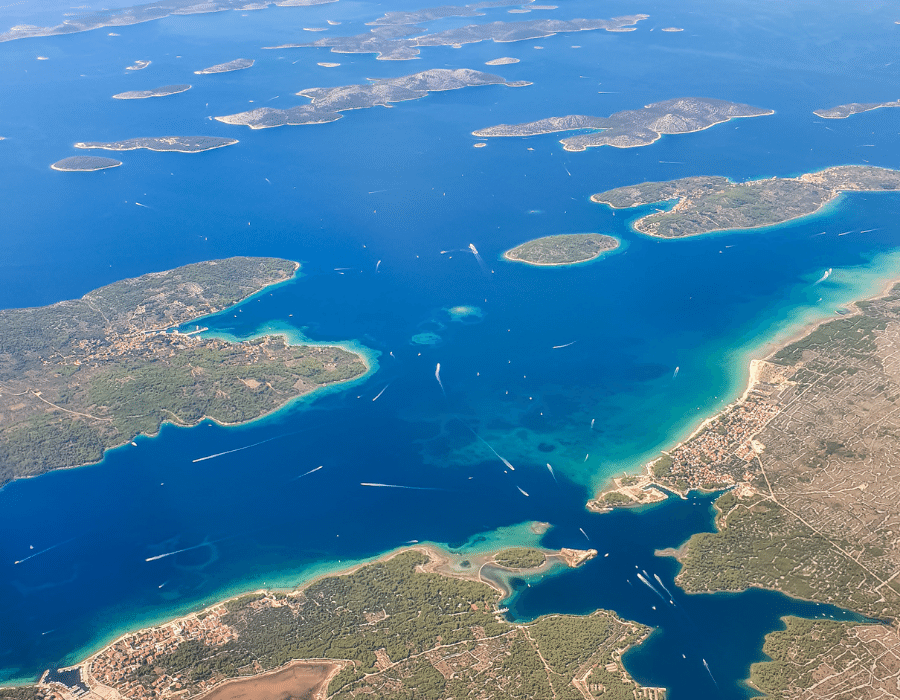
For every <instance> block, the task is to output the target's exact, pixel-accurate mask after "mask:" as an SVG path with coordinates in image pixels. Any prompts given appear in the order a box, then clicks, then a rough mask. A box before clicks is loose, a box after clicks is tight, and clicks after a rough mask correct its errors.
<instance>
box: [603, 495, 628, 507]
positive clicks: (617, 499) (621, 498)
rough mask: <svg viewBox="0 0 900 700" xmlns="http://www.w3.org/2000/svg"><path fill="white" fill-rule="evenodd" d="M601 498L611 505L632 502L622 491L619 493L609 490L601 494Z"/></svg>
mask: <svg viewBox="0 0 900 700" xmlns="http://www.w3.org/2000/svg"><path fill="white" fill-rule="evenodd" d="M603 500H604V501H605V502H606V503H608V504H609V505H611V506H621V505H626V504H628V503H634V501H633V500H631V499H630V498H628V496H626V495H625V494H624V493H619V492H618V491H610V492H608V493H605V494H603Z"/></svg>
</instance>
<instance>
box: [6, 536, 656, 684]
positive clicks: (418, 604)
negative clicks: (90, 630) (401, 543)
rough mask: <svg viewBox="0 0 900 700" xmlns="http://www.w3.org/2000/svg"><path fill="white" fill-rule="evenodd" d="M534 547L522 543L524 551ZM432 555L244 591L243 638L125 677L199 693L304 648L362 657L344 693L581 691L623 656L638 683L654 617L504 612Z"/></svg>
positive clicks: (235, 612) (239, 619)
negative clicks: (307, 582) (636, 657)
mask: <svg viewBox="0 0 900 700" xmlns="http://www.w3.org/2000/svg"><path fill="white" fill-rule="evenodd" d="M513 551H515V550H513ZM534 551H535V550H527V549H524V548H521V552H519V556H525V555H524V554H522V552H525V553H528V552H534ZM541 557H543V555H541ZM427 561H428V556H427V555H425V554H423V553H422V552H419V551H406V552H402V553H400V554H398V555H396V556H394V557H392V558H390V559H388V560H386V561H381V562H377V563H374V564H370V565H368V566H364V567H362V568H360V569H358V570H357V571H355V572H353V573H350V574H347V575H343V576H332V577H328V578H325V579H322V580H320V581H318V582H316V583H314V584H312V585H311V586H309V587H308V588H306V589H305V590H301V591H298V592H295V593H293V594H290V595H288V596H286V597H285V596H280V597H279V596H275V595H272V594H266V595H260V594H251V595H247V596H243V597H241V598H237V599H235V600H233V601H230V602H229V603H228V604H227V613H226V614H225V615H224V616H223V618H222V623H224V624H225V625H227V626H229V627H230V628H231V629H233V630H234V631H235V632H236V635H237V636H236V638H235V639H232V640H231V641H228V642H226V643H224V644H223V645H221V646H210V645H207V644H204V643H202V642H199V641H195V640H192V641H186V642H183V643H181V644H180V645H179V646H177V648H175V649H174V651H170V652H168V653H166V654H162V655H159V656H157V657H156V658H153V659H148V662H147V663H143V664H141V665H139V666H137V667H135V668H134V669H133V670H132V671H131V672H130V673H129V675H128V676H127V678H126V679H125V681H124V682H126V683H128V682H135V681H136V682H139V683H140V684H141V685H142V686H143V687H145V688H150V687H154V684H157V687H158V683H159V682H162V684H163V685H165V683H166V681H165V679H164V678H163V677H164V676H166V677H168V678H179V679H180V682H182V683H184V684H185V685H186V687H185V688H184V691H185V692H187V697H191V696H192V695H194V694H195V693H196V692H197V691H196V688H197V684H199V683H201V682H204V683H205V687H208V685H209V683H210V682H218V681H219V680H222V679H225V678H230V677H235V676H241V675H255V674H257V673H260V672H263V671H267V670H270V669H274V668H277V667H280V666H282V665H283V664H285V663H287V662H288V661H291V660H293V659H306V658H324V659H336V660H337V659H341V660H350V661H352V662H353V664H352V665H351V666H348V667H346V668H344V669H343V670H342V671H341V672H340V673H339V674H338V675H337V676H336V677H335V678H334V679H333V680H332V681H331V684H330V686H329V688H328V692H329V695H330V696H331V697H334V698H335V699H336V700H351V698H354V697H357V696H359V695H360V694H362V695H363V696H364V697H371V698H384V699H387V698H391V699H392V700H450V699H453V700H462V699H463V698H468V697H474V696H473V694H477V696H478V697H490V698H492V699H495V698H496V699H497V700H504V699H505V700H514V699H515V700H526V699H529V698H551V697H556V698H558V699H559V700H579V699H580V698H581V697H582V695H581V694H580V693H579V691H578V690H577V688H576V687H575V686H574V685H573V679H574V678H575V677H576V673H581V674H582V675H585V674H587V673H588V671H589V669H590V667H591V666H592V665H594V664H596V663H602V664H604V665H606V664H614V665H615V668H616V673H615V674H614V675H617V677H618V679H619V681H618V682H619V683H620V684H622V685H623V686H626V685H627V686H628V687H630V688H635V687H636V686H635V684H634V682H633V681H632V680H631V679H630V678H628V676H627V673H626V672H625V670H624V668H623V667H622V666H621V663H620V661H619V657H620V655H621V653H622V651H624V650H625V649H627V648H628V647H630V646H631V645H633V644H636V643H639V642H640V641H641V640H642V639H643V638H644V637H645V636H646V634H647V630H646V628H644V627H642V626H640V625H637V624H634V623H628V622H624V621H622V620H620V619H619V618H618V617H616V616H615V615H614V614H612V613H608V612H605V611H598V612H596V613H594V614H593V615H590V616H586V617H576V616H553V617H548V618H540V619H538V620H536V621H535V622H533V623H530V624H527V625H524V626H522V625H512V624H510V623H508V622H506V621H505V620H503V619H502V618H500V617H499V616H498V615H497V614H496V608H497V605H498V603H499V600H500V594H499V593H497V592H496V591H495V590H493V589H492V588H490V587H489V586H487V585H485V584H483V583H480V582H474V581H467V580H461V579H457V578H449V577H446V576H443V575H440V574H433V573H423V572H422V571H421V570H420V567H421V565H422V564H425V563H427ZM4 700H5V699H4ZM13 700H19V699H18V698H16V699H13ZM22 700H30V698H23V699H22Z"/></svg>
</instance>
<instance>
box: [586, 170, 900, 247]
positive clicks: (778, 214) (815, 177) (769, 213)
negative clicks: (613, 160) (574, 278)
mask: <svg viewBox="0 0 900 700" xmlns="http://www.w3.org/2000/svg"><path fill="white" fill-rule="evenodd" d="M895 190H900V171H897V170H889V169H886V168H876V167H871V166H852V165H848V166H839V167H834V168H828V169H826V170H823V171H821V172H818V173H810V174H807V175H802V176H801V177H799V178H791V179H785V178H769V179H766V180H750V181H748V182H731V181H729V180H728V179H727V178H724V177H687V178H682V179H679V180H672V181H669V182H644V183H641V184H638V185H629V186H627V187H619V188H616V189H613V190H608V191H606V192H600V193H598V194H595V195H593V196H592V197H591V200H592V201H594V202H600V203H603V204H608V205H609V206H611V207H615V208H625V207H637V206H641V205H644V204H652V203H654V202H666V201H670V200H678V202H679V205H678V207H677V208H675V209H673V210H671V211H664V212H660V211H656V212H654V213H652V214H648V215H647V216H644V217H642V218H640V219H638V220H637V221H636V222H635V223H634V228H635V230H636V231H640V232H641V233H646V234H648V235H651V236H659V237H661V238H681V237H684V236H696V235H700V234H704V233H710V232H713V231H724V230H731V229H748V228H757V227H760V226H771V225H774V224H780V223H784V222H785V221H791V220H793V219H797V218H800V217H803V216H808V215H809V214H812V213H814V212H816V211H817V210H818V209H819V208H820V207H821V206H822V205H823V204H825V203H827V202H830V201H831V200H833V199H835V198H836V197H837V196H838V195H839V194H840V193H841V192H849V191H895Z"/></svg>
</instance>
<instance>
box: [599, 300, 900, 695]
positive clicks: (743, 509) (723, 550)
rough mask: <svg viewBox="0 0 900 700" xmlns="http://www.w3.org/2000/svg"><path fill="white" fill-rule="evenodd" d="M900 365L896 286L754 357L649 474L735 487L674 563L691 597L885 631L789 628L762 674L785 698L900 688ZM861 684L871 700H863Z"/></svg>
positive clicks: (679, 485) (671, 481) (776, 639)
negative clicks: (742, 381)
mask: <svg viewBox="0 0 900 700" xmlns="http://www.w3.org/2000/svg"><path fill="white" fill-rule="evenodd" d="M898 355H900V285H895V286H892V287H891V288H890V289H889V290H888V291H887V292H886V293H885V294H884V295H883V296H880V297H877V298H875V299H872V300H869V301H864V302H858V303H857V304H856V305H855V309H854V311H853V313H851V314H846V315H843V316H841V317H840V318H837V319H835V320H831V321H827V322H824V323H822V324H820V325H818V326H816V327H815V328H814V329H812V330H810V331H808V332H806V333H805V334H803V335H802V336H801V337H800V338H799V339H796V340H793V341H790V342H788V343H787V344H786V345H785V346H783V347H781V348H779V349H777V350H775V351H774V352H772V353H771V354H770V355H769V356H768V357H766V359H765V360H754V361H752V362H751V365H750V380H749V383H748V386H747V390H746V391H745V392H744V394H743V396H741V397H740V398H739V399H738V400H737V401H735V402H734V403H733V404H731V405H730V406H728V407H727V408H726V409H725V410H723V411H722V412H721V413H719V414H717V415H715V416H713V417H711V418H710V419H708V420H706V421H704V423H703V424H701V425H700V426H699V427H698V428H697V430H696V431H695V432H694V433H693V434H692V435H691V436H690V437H689V438H688V439H687V440H685V441H684V442H682V443H679V444H678V445H676V446H675V447H673V448H671V449H669V450H667V451H666V452H664V453H663V454H662V456H660V457H659V458H658V459H656V460H654V461H653V462H651V463H649V464H648V465H646V477H645V478H646V479H647V480H649V481H650V482H652V483H653V484H658V485H660V486H663V487H665V488H666V489H668V490H671V491H676V492H681V493H683V492H686V491H687V490H689V489H698V488H702V489H708V490H721V489H728V490H726V491H724V493H722V495H720V496H719V497H718V499H717V500H716V502H715V504H716V510H717V513H718V514H717V517H716V525H717V531H716V532H712V533H699V534H695V535H693V536H692V537H691V538H690V539H689V540H688V542H687V543H686V544H685V545H684V546H683V547H681V548H680V550H677V551H674V552H668V554H673V555H675V556H677V558H678V559H679V561H680V562H681V564H682V567H683V568H682V571H681V573H680V574H679V575H678V577H677V578H676V582H677V583H678V584H679V585H680V586H681V587H682V588H684V589H685V590H686V591H688V592H714V591H741V590H745V589H747V588H750V587H759V588H766V589H772V590H778V591H782V592H784V593H786V594H788V595H791V596H795V597H798V598H803V599H806V600H813V601H819V602H823V603H830V604H833V605H837V606H840V607H843V608H845V609H849V610H853V611H856V612H858V613H860V614H862V615H866V616H868V617H870V618H873V619H874V620H880V621H882V624H868V625H860V624H858V623H853V622H836V621H833V620H822V619H817V620H798V619H795V618H788V619H787V620H786V624H787V629H786V630H784V631H777V632H773V633H771V634H770V635H768V638H767V641H766V645H765V648H764V651H765V652H766V653H767V654H768V655H769V656H770V657H772V661H769V662H763V663H760V664H755V665H754V667H753V672H752V679H751V680H752V682H753V684H754V685H755V686H756V687H757V688H759V689H760V690H761V691H764V692H766V693H768V694H769V695H770V696H772V697H783V698H811V697H821V698H824V697H839V696H845V697H869V698H875V697H878V694H879V692H881V693H883V694H885V695H886V696H890V695H891V694H892V693H894V692H895V690H893V689H895V688H896V687H897V685H896V684H897V681H898V678H900V669H898V667H897V666H896V665H890V664H889V665H885V664H883V663H881V662H880V661H879V660H880V659H884V658H896V657H897V656H898V655H900V636H898V633H897V632H898V624H900V623H898V620H900V540H898V538H897V536H896V533H897V532H900V490H898V486H897V482H896V478H895V471H896V469H895V467H894V466H893V465H895V464H897V461H898V459H900V423H898V420H897V418H896V416H897V402H898V400H900V363H898V360H897V357H898ZM604 496H605V494H601V495H600V497H599V499H598V500H599V501H604V500H606V499H605V497H604ZM860 673H864V676H861V675H860ZM811 679H815V681H814V682H815V687H816V695H815V696H813V695H810V694H808V693H807V692H805V691H807V690H808V689H809V688H810V686H811V685H812V683H813V681H812V680H811ZM860 683H862V684H863V687H865V688H866V689H867V692H868V691H871V692H868V694H866V695H864V696H861V695H858V694H857V691H858V689H859V688H860V687H861V686H860Z"/></svg>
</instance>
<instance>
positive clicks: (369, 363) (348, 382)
mask: <svg viewBox="0 0 900 700" xmlns="http://www.w3.org/2000/svg"><path fill="white" fill-rule="evenodd" d="M290 262H292V263H293V265H294V272H293V274H292V275H291V276H290V277H286V278H284V279H282V280H278V281H277V282H273V283H272V284H269V285H266V286H265V287H262V288H261V289H258V290H257V291H255V292H253V293H252V294H248V295H247V296H246V297H244V298H242V299H240V300H238V301H236V302H234V303H233V304H231V305H230V306H227V307H225V308H223V309H221V310H219V311H215V312H213V313H209V314H203V315H202V316H198V317H197V318H194V319H190V320H188V321H185V322H183V323H181V324H179V325H178V326H177V328H181V327H183V326H186V325H188V324H196V323H197V322H198V321H199V320H201V319H204V318H208V317H210V316H215V315H216V314H220V313H224V312H225V311H228V310H230V309H234V308H236V307H238V306H239V305H241V304H243V303H245V302H247V301H249V300H251V299H253V298H254V297H256V296H258V295H260V294H262V293H263V292H266V291H269V290H271V289H273V288H274V287H277V286H279V285H282V284H285V283H287V282H290V281H292V280H295V279H298V275H297V272H298V271H299V270H300V268H301V265H300V263H298V262H296V261H293V260H291V261H290ZM204 336H205V337H209V338H216V339H220V340H225V341H226V342H230V343H242V342H249V341H251V340H254V339H257V338H267V337H281V338H282V339H283V340H284V342H285V345H288V346H292V347H303V346H315V347H330V348H340V349H342V350H345V351H346V352H349V353H352V354H354V355H356V356H357V357H358V358H359V360H360V361H361V362H362V363H363V365H364V366H365V368H366V370H365V372H363V374H361V375H360V376H358V377H353V378H352V379H345V380H343V381H339V382H333V383H331V384H321V385H317V386H316V388H314V389H312V390H311V391H308V392H307V393H305V394H299V395H297V396H292V397H291V398H289V399H288V400H287V401H285V402H284V403H283V404H281V405H280V406H276V407H275V408H273V409H272V410H270V411H267V412H266V413H263V414H261V415H259V416H257V417H255V418H252V419H251V420H248V421H242V422H240V423H227V422H224V421H220V420H217V419H216V418H212V417H210V416H205V415H204V416H201V417H200V418H198V419H197V421H196V422H192V423H181V422H175V421H174V420H164V421H162V422H161V423H160V424H159V427H158V428H157V429H156V431H155V432H153V433H140V434H138V435H135V436H133V437H131V438H125V439H123V441H122V442H120V443H119V444H117V445H112V446H111V447H107V448H105V449H104V450H103V454H102V456H101V457H100V459H98V460H97V461H95V462H84V463H83V464H73V465H71V466H66V467H56V468H53V469H50V470H49V471H46V472H43V473H41V474H29V475H25V476H20V477H16V478H15V479H12V480H10V481H8V482H7V483H5V484H3V485H0V491H2V490H3V489H5V488H6V487H7V486H8V485H9V484H13V483H15V482H17V481H23V480H26V479H38V478H40V477H43V476H47V475H48V474H53V473H54V472H65V471H69V470H72V469H81V468H83V467H92V466H97V465H99V464H102V463H103V462H104V461H105V460H106V456H107V454H108V453H109V452H111V451H113V450H120V449H123V448H126V447H128V446H129V445H131V443H132V442H134V441H135V440H137V439H138V438H146V439H154V438H156V437H158V436H159V434H160V432H161V431H162V429H163V426H166V425H169V426H172V427H174V428H184V429H192V428H196V427H197V426H199V425H201V424H203V423H204V422H210V423H215V424H216V425H218V426H221V427H223V428H241V427H244V426H250V425H254V424H256V423H257V422H259V421H261V420H264V419H266V418H270V417H272V416H273V415H275V414H276V413H278V412H279V411H282V410H285V409H287V408H290V407H292V406H293V405H294V404H296V403H299V402H301V401H303V400H304V399H313V398H317V397H318V396H320V395H322V394H327V393H330V391H341V390H343V389H345V388H348V387H350V386H352V385H353V384H354V383H355V382H362V381H365V380H366V379H368V378H369V377H371V376H372V374H374V372H376V371H377V370H378V362H377V357H378V353H376V352H375V351H372V350H370V349H369V348H366V347H365V346H363V345H359V344H358V343H355V342H354V341H346V342H338V343H333V342H325V341H313V340H309V339H307V338H306V337H305V336H302V335H301V338H300V341H299V342H292V338H291V337H290V335H289V333H287V332H274V333H267V332H262V333H257V334H254V335H252V336H250V337H248V338H244V339H238V338H236V337H235V336H229V334H216V333H215V332H208V331H204ZM173 415H174V414H173ZM176 418H177V416H176Z"/></svg>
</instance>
